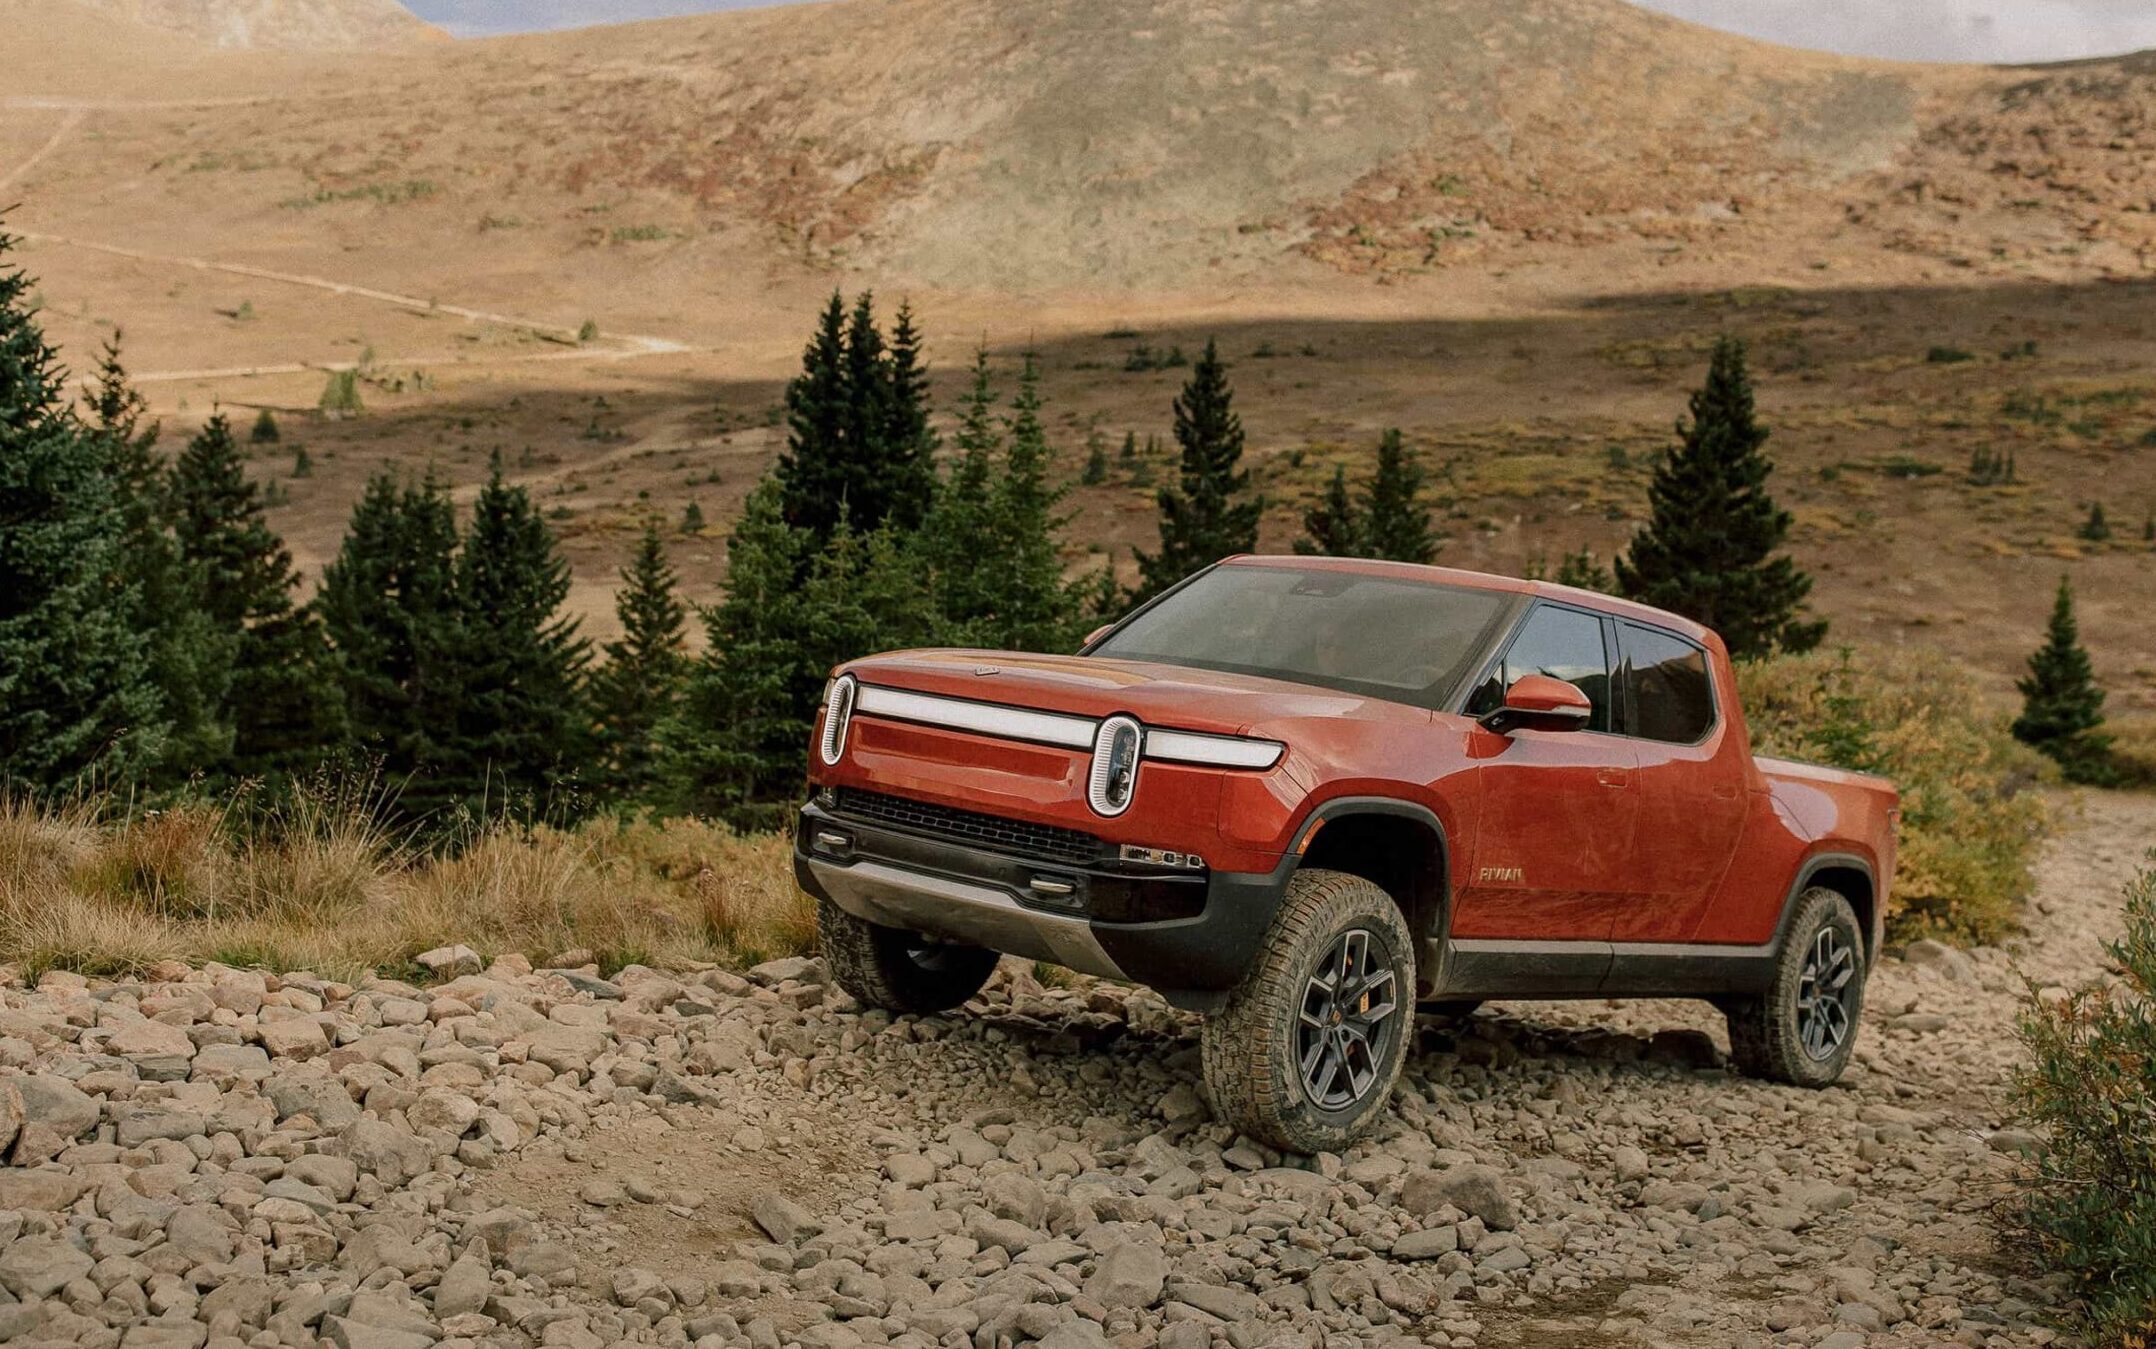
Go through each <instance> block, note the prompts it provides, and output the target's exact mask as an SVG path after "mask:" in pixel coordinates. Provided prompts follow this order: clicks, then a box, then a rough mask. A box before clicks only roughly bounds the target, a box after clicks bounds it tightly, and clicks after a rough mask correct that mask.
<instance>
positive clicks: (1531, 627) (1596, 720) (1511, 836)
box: [1452, 602, 1639, 987]
mask: <svg viewBox="0 0 2156 1349" xmlns="http://www.w3.org/2000/svg"><path fill="white" fill-rule="evenodd" d="M1609 628H1610V624H1609V623H1608V622H1607V621H1606V620H1605V619H1604V618H1603V617H1602V616H1601V615H1599V614H1594V613H1590V612H1588V611H1587V610H1584V609H1574V608H1571V607H1569V606H1566V605H1561V604H1554V603H1549V602H1544V603H1541V604H1538V605H1536V607H1535V608H1534V609H1533V610H1531V611H1530V612H1529V613H1528V616H1527V619H1526V621H1525V622H1524V623H1522V624H1521V626H1520V630H1519V632H1518V634H1517V635H1516V636H1515V637H1514V638H1513V640H1512V643H1511V644H1510V646H1509V647H1508V648H1507V649H1506V651H1505V654H1504V656H1503V657H1502V658H1501V660H1500V661H1499V662H1498V666H1497V668H1496V669H1495V670H1494V671H1493V672H1492V674H1491V675H1490V676H1489V677H1488V678H1487V679H1486V680H1485V681H1484V684H1483V685H1482V687H1481V688H1479V689H1477V691H1476V693H1475V695H1474V697H1473V698H1472V699H1471V701H1470V702H1469V705H1468V708H1467V710H1468V712H1469V713H1470V714H1473V715H1480V714H1481V713H1482V712H1484V711H1488V710H1489V709H1490V708H1494V707H1496V706H1498V705H1499V704H1500V703H1501V702H1502V701H1503V698H1504V690H1505V689H1506V688H1509V687H1510V686H1511V685H1512V682H1513V681H1514V680H1516V679H1518V678H1519V677H1520V676H1522V675H1529V674H1544V675H1550V676H1552V677H1554V678H1557V679H1562V680H1564V681H1566V682H1567V683H1570V684H1573V685H1576V686H1577V687H1578V688H1579V689H1580V691H1581V692H1583V693H1585V694H1586V695H1587V698H1588V701H1589V702H1590V703H1592V704H1593V706H1594V715H1593V718H1592V719H1591V720H1590V722H1589V723H1588V726H1587V728H1586V729H1584V730H1577V731H1536V730H1519V731H1515V732H1513V733H1512V734H1511V735H1509V736H1504V737H1500V736H1497V735H1495V734H1493V733H1478V736H1479V735H1487V737H1488V739H1489V740H1490V741H1491V742H1492V743H1491V744H1490V745H1488V746H1487V747H1486V750H1484V751H1478V753H1482V754H1484V757H1481V759H1480V762H1479V763H1478V765H1477V768H1476V772H1477V774H1478V776H1479V778H1480V794H1481V797H1482V809H1481V815H1480V820H1479V823H1478V825H1477V827H1476V831H1475V843H1474V849H1473V853H1474V855H1473V858H1472V860H1471V862H1470V864H1469V866H1468V868H1467V870H1466V874H1465V875H1464V876H1463V877H1461V878H1460V886H1459V892H1458V902H1457V907H1456V909H1455V911H1454V914H1453V920H1452V935H1453V937H1454V939H1455V941H1459V940H1463V939H1464V940H1468V941H1475V940H1503V941H1509V942H1520V941H1528V942H1557V943H1569V942H1592V943H1606V942H1607V941H1608V940H1609V936H1610V929H1611V925H1612V923H1613V922H1614V919H1615V910H1616V908H1617V907H1619V906H1621V905H1622V904H1623V903H1624V902H1625V891H1626V889H1627V887H1628V882H1627V880H1626V871H1627V869H1628V866H1627V864H1628V861H1629V859H1630V857H1631V854H1632V846H1633V829H1634V823H1635V817H1636V815H1637V811H1638V806H1639V796H1638V792H1637V790H1636V787H1635V784H1634V781H1633V776H1634V747H1633V742H1632V741H1631V740H1629V739H1628V738H1626V737H1625V736H1622V735H1619V734H1617V733H1616V728H1615V725H1614V715H1615V714H1614V708H1613V702H1614V700H1613V698H1612V693H1613V687H1612V682H1611V671H1612V668H1613V666H1614V656H1615V651H1614V642H1613V638H1614V634H1613V633H1611V632H1610V631H1609ZM1602 949H1603V950H1604V951H1605V953H1606V951H1607V948H1606V947H1604V948H1602ZM1589 987H1592V985H1591V984H1590V985H1589Z"/></svg>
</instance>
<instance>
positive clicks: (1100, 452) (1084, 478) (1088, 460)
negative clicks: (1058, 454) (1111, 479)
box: [1078, 431, 1108, 487]
mask: <svg viewBox="0 0 2156 1349" xmlns="http://www.w3.org/2000/svg"><path fill="white" fill-rule="evenodd" d="M1078 481H1079V482H1080V483H1082V484H1083V485H1085V486H1087V487H1098V486H1100V485H1101V484H1102V483H1104V482H1106V481H1108V446H1107V443H1106V442H1105V441H1103V440H1102V439H1101V438H1100V432H1099V431H1095V432H1094V433H1093V434H1092V436H1091V437H1090V438H1089V439H1088V440H1087V443H1086V452H1085V469H1084V471H1083V472H1081V473H1080V474H1079V477H1078Z"/></svg>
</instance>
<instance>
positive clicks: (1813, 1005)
mask: <svg viewBox="0 0 2156 1349" xmlns="http://www.w3.org/2000/svg"><path fill="white" fill-rule="evenodd" d="M1856 978H1857V957H1856V951H1855V950H1854V949H1853V948H1852V947H1851V946H1850V944H1849V943H1848V942H1847V941H1845V940H1843V937H1842V933H1841V930H1840V929H1839V928H1836V927H1832V926H1829V927H1824V928H1821V929H1820V931H1819V935H1818V936H1816V937H1814V938H1812V949H1811V952H1810V954H1808V955H1807V956H1806V957H1805V959H1804V970H1803V973H1802V974H1800V975H1799V976H1798V977H1797V1038H1798V1040H1799V1042H1801V1043H1802V1044H1803V1046H1804V1052H1805V1053H1806V1054H1809V1055H1811V1057H1812V1058H1813V1059H1814V1060H1815V1061H1818V1062H1825V1061H1826V1060H1828V1059H1831V1058H1833V1057H1834V1055H1835V1053H1836V1052H1837V1051H1838V1050H1840V1049H1841V1047H1842V1045H1843V1043H1844V1042H1845V1041H1847V1040H1848V1039H1849V1032H1850V1029H1851V1018H1850V1001H1851V999H1852V998H1853V997H1854V995H1855V989H1856V986H1857V984H1856Z"/></svg>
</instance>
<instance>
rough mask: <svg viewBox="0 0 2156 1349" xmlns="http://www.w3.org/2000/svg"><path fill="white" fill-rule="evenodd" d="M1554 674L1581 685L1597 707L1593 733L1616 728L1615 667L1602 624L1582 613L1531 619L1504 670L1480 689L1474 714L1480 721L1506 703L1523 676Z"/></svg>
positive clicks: (1537, 614)
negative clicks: (1508, 693)
mask: <svg viewBox="0 0 2156 1349" xmlns="http://www.w3.org/2000/svg"><path fill="white" fill-rule="evenodd" d="M1531 674H1540V675H1549V676H1551V677H1552V678H1555V679H1562V680H1564V681H1565V682H1566V683H1567V684H1571V685H1574V686H1576V687H1577V688H1578V689H1579V691H1580V692H1582V693H1584V694H1586V695H1587V701H1589V702H1590V703H1593V704H1594V716H1593V717H1592V718H1591V719H1590V720H1589V721H1588V723H1587V729H1589V730H1591V731H1606V730H1608V729H1610V666H1609V657H1608V655H1607V654H1606V653H1605V652H1604V651H1603V649H1602V620H1601V619H1599V618H1596V617H1595V616H1594V615H1593V614H1587V613H1581V612H1580V611H1579V610H1577V609H1559V608H1555V607H1553V606H1550V605H1543V606H1542V607H1540V608H1538V609H1536V610H1535V611H1534V612H1533V613H1532V614H1530V615H1528V618H1527V623H1526V626H1524V627H1522V628H1521V629H1520V633H1519V636H1517V637H1515V638H1513V639H1512V645H1511V647H1509V648H1508V649H1507V650H1506V652H1505V659H1504V664H1503V666H1502V667H1501V668H1500V669H1499V670H1498V671H1496V672H1495V673H1494V674H1492V675H1491V677H1490V678H1489V679H1487V680H1485V681H1484V682H1483V685H1482V687H1481V688H1479V689H1477V690H1475V696H1474V698H1473V699H1472V700H1471V701H1470V702H1469V703H1468V709H1467V710H1468V711H1469V712H1470V713H1471V714H1473V715H1475V716H1480V715H1482V714H1483V713H1485V712H1488V711H1491V710H1492V709H1494V708H1496V707H1498V706H1499V705H1500V704H1502V703H1503V702H1504V700H1505V690H1506V689H1508V688H1510V687H1512V684H1513V681H1514V680H1516V679H1518V678H1519V677H1520V676H1521V675H1531Z"/></svg>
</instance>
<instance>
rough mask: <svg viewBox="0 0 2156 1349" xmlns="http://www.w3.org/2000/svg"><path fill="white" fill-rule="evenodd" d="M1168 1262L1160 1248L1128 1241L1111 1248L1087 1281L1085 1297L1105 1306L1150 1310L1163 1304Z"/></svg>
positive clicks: (1150, 1244)
mask: <svg viewBox="0 0 2156 1349" xmlns="http://www.w3.org/2000/svg"><path fill="white" fill-rule="evenodd" d="M1167 1278H1168V1259H1167V1257H1166V1256H1165V1255H1163V1254H1162V1253H1161V1249H1160V1247H1159V1245H1157V1244H1155V1243H1153V1242H1148V1241H1126V1242H1124V1243H1123V1244H1122V1245H1120V1246H1116V1247H1113V1248H1111V1249H1110V1250H1109V1251H1108V1252H1107V1253H1106V1254H1104V1255H1102V1256H1101V1258H1100V1260H1099V1261H1098V1262H1097V1263H1096V1264H1095V1265H1094V1266H1093V1272H1092V1274H1090V1275H1088V1276H1087V1278H1086V1281H1085V1293H1086V1296H1087V1297H1089V1298H1092V1299H1093V1300H1094V1301H1095V1302H1098V1303H1100V1304H1101V1305H1102V1306H1103V1307H1131V1308H1139V1307H1150V1306H1152V1305H1153V1304H1154V1303H1156V1302H1158V1301H1160V1294H1161V1288H1162V1286H1163V1285H1164V1284H1165V1283H1166V1282H1167Z"/></svg>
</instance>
